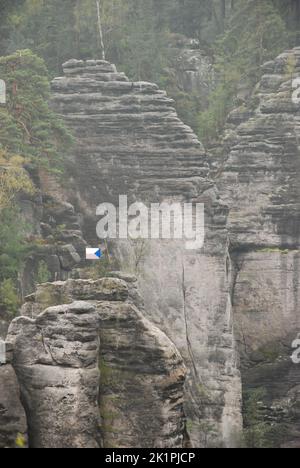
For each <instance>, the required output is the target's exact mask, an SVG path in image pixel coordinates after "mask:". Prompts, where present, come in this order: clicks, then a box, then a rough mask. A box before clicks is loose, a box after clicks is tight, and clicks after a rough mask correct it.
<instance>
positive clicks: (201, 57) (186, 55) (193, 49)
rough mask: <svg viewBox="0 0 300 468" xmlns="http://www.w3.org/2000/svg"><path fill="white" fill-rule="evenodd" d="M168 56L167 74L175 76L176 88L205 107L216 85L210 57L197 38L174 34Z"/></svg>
mask: <svg viewBox="0 0 300 468" xmlns="http://www.w3.org/2000/svg"><path fill="white" fill-rule="evenodd" d="M169 58H170V70H169V74H170V76H171V77H175V82H176V85H177V86H178V88H179V89H180V90H182V91H184V92H186V93H188V94H191V95H193V96H195V97H197V99H199V101H201V103H202V106H203V108H205V107H206V106H207V104H208V98H209V95H210V94H211V92H212V91H213V90H214V89H215V86H216V72H215V70H214V67H213V60H212V57H209V55H208V54H207V53H206V52H205V51H204V50H202V49H201V48H200V44H199V41H198V40H197V39H188V38H186V37H184V36H180V35H174V37H173V38H172V41H171V43H170V45H169ZM173 79H174V78H173Z"/></svg>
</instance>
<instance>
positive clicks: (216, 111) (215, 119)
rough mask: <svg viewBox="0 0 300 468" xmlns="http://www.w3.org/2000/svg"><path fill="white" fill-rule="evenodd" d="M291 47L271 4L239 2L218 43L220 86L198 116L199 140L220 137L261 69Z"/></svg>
mask: <svg viewBox="0 0 300 468" xmlns="http://www.w3.org/2000/svg"><path fill="white" fill-rule="evenodd" d="M287 45H288V32H287V29H286V25H285V23H284V21H283V19H282V17H281V16H280V14H279V12H278V10H277V9H276V8H275V7H274V4H273V2H272V1H271V0H263V1H262V0H238V1H237V2H236V6H235V11H234V14H233V16H232V18H231V21H230V24H229V26H228V28H227V30H226V31H225V33H224V35H223V36H222V37H221V38H220V39H219V40H218V41H217V43H216V47H215V49H216V70H217V73H218V74H219V83H218V86H217V89H216V91H215V92H214V93H213V94H212V95H211V96H210V100H209V106H208V109H207V110H206V111H204V112H203V113H201V114H200V116H199V136H200V138H202V139H203V140H204V141H205V142H212V141H213V140H214V139H216V138H217V137H218V135H219V134H220V132H221V131H222V128H223V126H224V124H225V121H226V117H227V115H228V112H229V111H230V110H232V109H233V107H234V106H235V105H236V104H238V103H239V101H240V100H242V101H243V99H245V98H246V97H247V96H248V95H249V93H250V92H251V90H252V88H253V86H254V85H255V84H256V83H257V82H258V81H259V79H260V76H261V65H262V64H263V63H264V62H266V61H268V60H270V59H272V58H275V57H276V56H277V55H278V54H279V53H280V52H282V51H283V50H284V49H285V48H286V47H287Z"/></svg>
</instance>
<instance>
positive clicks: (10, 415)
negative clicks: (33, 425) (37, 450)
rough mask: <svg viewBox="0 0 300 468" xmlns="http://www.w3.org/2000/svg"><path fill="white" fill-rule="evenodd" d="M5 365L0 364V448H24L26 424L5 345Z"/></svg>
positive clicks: (8, 349) (9, 351) (9, 353)
mask: <svg viewBox="0 0 300 468" xmlns="http://www.w3.org/2000/svg"><path fill="white" fill-rule="evenodd" d="M5 360H6V363H5V364H4V363H3V364H0V448H26V447H27V423H26V416H25V411H24V409H23V406H22V404H21V400H20V388H19V384H18V381H17V377H16V374H15V371H14V369H13V367H12V365H11V360H12V349H11V347H10V346H9V345H8V343H6V359H5Z"/></svg>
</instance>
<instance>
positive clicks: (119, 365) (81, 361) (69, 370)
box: [8, 278, 186, 448]
mask: <svg viewBox="0 0 300 468" xmlns="http://www.w3.org/2000/svg"><path fill="white" fill-rule="evenodd" d="M128 295H129V292H128V287H127V285H126V283H125V282H124V281H122V280H119V279H116V278H111V279H109V278H107V279H103V280H98V281H88V280H77V281H75V280H68V281H65V282H58V283H49V284H45V285H42V286H39V287H38V290H37V293H36V294H35V295H32V296H30V297H28V298H27V303H26V304H25V306H24V307H23V310H22V312H23V314H25V315H24V316H21V317H19V318H17V319H15V320H14V321H13V322H12V325H11V327H10V330H9V335H8V342H9V343H10V344H11V346H12V347H13V349H14V360H13V364H14V368H15V370H16V373H17V376H18V380H19V382H20V386H21V392H22V399H23V401H24V406H25V409H26V413H27V418H28V425H29V442H30V447H32V448H98V447H125V448H134V447H171V448H173V447H174V448H181V447H183V445H184V444H185V443H186V438H185V415H184V412H183V388H184V382H185V374H186V371H185V367H184V365H183V361H182V358H181V356H180V354H179V353H178V351H177V349H176V348H175V346H174V345H173V343H171V342H170V340H169V339H168V338H167V337H166V336H165V334H164V333H163V332H161V331H160V330H158V329H157V328H156V327H155V326H153V325H152V324H151V323H150V322H149V321H148V320H147V319H145V318H144V316H143V315H142V313H141V312H140V311H139V310H138V309H137V308H136V307H135V306H134V305H133V303H132V301H131V300H127V299H128Z"/></svg>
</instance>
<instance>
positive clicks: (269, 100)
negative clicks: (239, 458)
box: [219, 48, 300, 447]
mask: <svg viewBox="0 0 300 468" xmlns="http://www.w3.org/2000/svg"><path fill="white" fill-rule="evenodd" d="M263 71H264V76H263V77H262V79H261V82H260V84H259V86H258V87H257V88H256V91H255V94H254V96H253V99H254V101H255V102H256V104H257V108H256V109H255V110H253V108H252V109H243V110H241V109H240V110H237V111H235V112H233V113H232V114H231V116H230V118H229V129H228V131H227V137H226V146H227V147H228V148H229V151H228V152H227V153H226V154H225V160H224V162H223V167H222V168H221V170H220V178H219V189H220V191H221V193H222V195H223V197H224V200H225V201H226V203H227V204H228V205H229V207H230V214H229V218H228V227H229V231H230V240H231V250H232V259H233V261H234V262H233V263H234V270H235V275H234V276H235V281H234V288H233V293H232V298H233V306H234V323H235V329H236V336H237V339H238V342H239V354H240V357H241V366H242V378H243V387H244V394H245V395H247V394H248V395H249V393H250V394H251V392H253V391H254V390H255V389H258V388H260V389H261V390H262V393H263V394H264V395H265V397H264V398H263V400H264V401H263V402H262V410H261V416H262V418H263V420H264V421H267V422H268V423H269V427H268V430H270V433H269V434H266V436H267V443H268V444H271V445H272V444H273V445H275V447H276V446H277V447H278V446H279V445H282V446H289V445H290V446H298V447H299V446H300V431H299V430H300V426H299V381H300V367H299V366H297V365H295V364H293V363H292V361H291V359H290V356H291V354H292V349H291V344H292V342H293V340H295V338H296V337H297V334H298V333H299V330H300V314H299V302H300V279H299V278H300V263H299V262H300V251H299V238H300V237H299V236H300V224H299V216H300V183H299V181H300V146H299V141H300V106H299V100H298V101H297V100H295V99H294V100H293V99H292V96H293V93H295V87H294V86H293V84H294V80H295V79H296V78H299V76H300V48H296V49H294V50H291V51H287V52H285V53H284V54H282V55H280V56H279V57H278V58H277V59H276V60H274V61H272V62H269V63H267V64H265V65H264V67H263ZM235 123H238V124H239V125H238V126H237V127H235V125H234V124H235Z"/></svg>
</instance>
